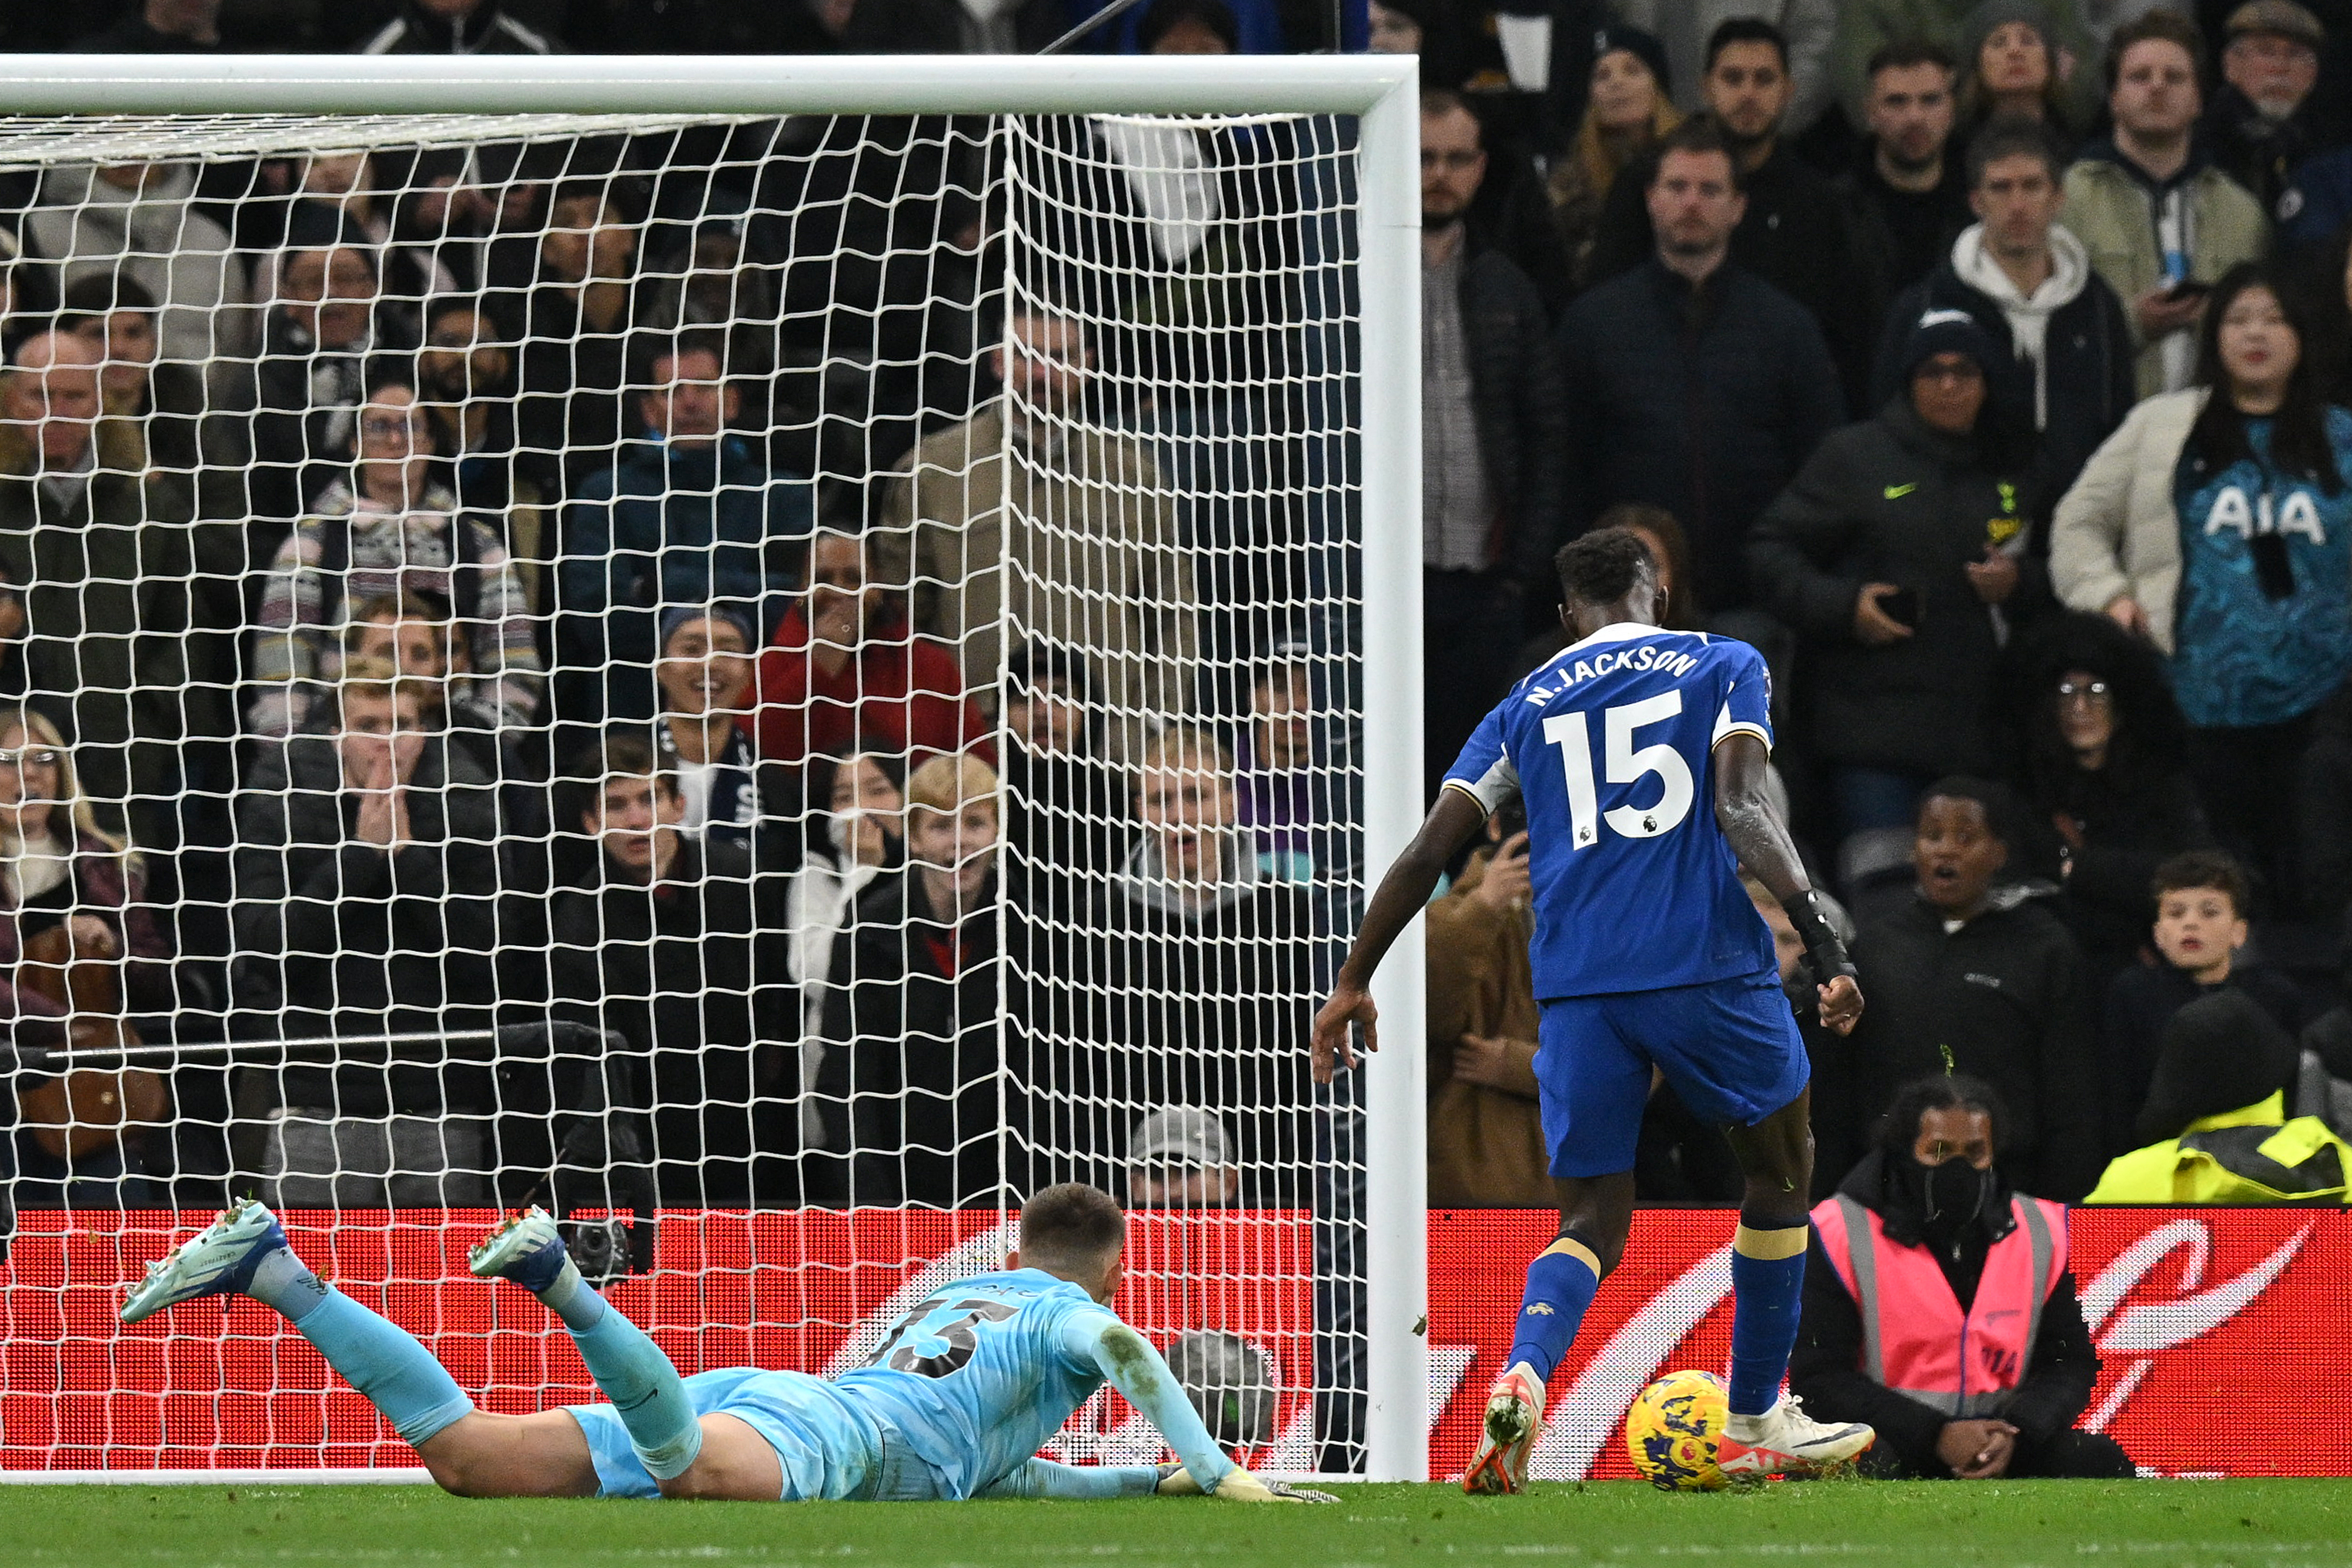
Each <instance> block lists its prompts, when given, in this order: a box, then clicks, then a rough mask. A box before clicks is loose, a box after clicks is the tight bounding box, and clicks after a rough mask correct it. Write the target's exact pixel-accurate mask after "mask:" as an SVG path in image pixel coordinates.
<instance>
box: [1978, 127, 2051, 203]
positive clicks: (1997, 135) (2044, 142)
mask: <svg viewBox="0 0 2352 1568" xmlns="http://www.w3.org/2000/svg"><path fill="white" fill-rule="evenodd" d="M2004 158H2038V159H2040V160H2041V161H2042V167H2043V168H2044V169H2046V170H2048V171H2049V172H2050V183H2052V184H2053V185H2054V184H2056V183H2058V182H2059V181H2060V180H2061V179H2063V177H2064V175H2065V172H2066V162H2065V156H2064V154H2063V152H2061V151H2060V150H2059V147H2058V139H2057V138H2056V137H2055V136H2053V135H2052V134H2051V133H2050V128H2049V127H2048V126H2046V125H2044V124H2042V121H2040V120H2036V119H2034V118H2033V117H2032V115H2030V114H1996V115H1994V116H1993V117H1992V118H1991V119H1990V120H1986V121H1985V123H1984V129H1983V130H1981V131H1978V132H1977V133H1976V134H1975V135H1974V136H1972V137H1970V138H1969V190H1971V191H1973V190H1975V189H1976V188H1977V187H1978V186H1979V185H1981V184H1983V183H1984V174H1985V170H1986V169H1988V168H1990V166H1991V165H1993V164H1995V163H1998V162H2000V161H2001V160H2002V159H2004Z"/></svg>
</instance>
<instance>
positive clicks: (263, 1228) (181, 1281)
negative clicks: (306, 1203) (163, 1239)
mask: <svg viewBox="0 0 2352 1568" xmlns="http://www.w3.org/2000/svg"><path fill="white" fill-rule="evenodd" d="M285 1245H286V1231H285V1228H283V1227H281V1226H280V1225H279V1224H278V1217H277V1216H276V1215H274V1214H272V1213H270V1212H269V1210H268V1208H267V1207H264V1205H263V1204H262V1202H261V1200H260V1199H258V1198H252V1197H248V1198H247V1199H246V1200H245V1201H244V1202H242V1203H237V1204H233V1205H231V1206H230V1207H227V1208H225V1209H223V1210H221V1213H220V1218H217V1219H215V1220H214V1221H213V1222H212V1223H211V1224H210V1225H207V1226H205V1228H203V1229H202V1230H199V1231H197V1232H196V1233H195V1234H194V1236H191V1237H189V1238H188V1239H186V1240H185V1241H183V1242H181V1243H180V1244H179V1245H178V1246H177V1247H174V1248H173V1249H172V1250H171V1252H170V1253H169V1254H168V1255H167V1256H165V1257H163V1258H159V1259H157V1260H155V1261H154V1262H152V1263H150V1264H148V1265H147V1277H146V1278H145V1279H143V1280H142V1281H139V1284H138V1286H137V1287H136V1288H135V1289H133V1290H132V1291H131V1295H130V1298H129V1299H128V1300H126V1301H124V1302H123V1303H122V1313H121V1315H122V1321H123V1322H126V1323H135V1322H139V1321H141V1320H142V1319H143V1318H152V1317H153V1316H154V1315H155V1314H156V1313H157V1312H162V1311H163V1309H164V1308H166V1307H176V1306H178V1305H179V1304H180V1303H181V1302H182V1301H194V1300H195V1299H196V1298H197V1297H199V1296H230V1295H236V1294H238V1293H240V1292H242V1291H244V1290H245V1289H246V1288H247V1286H249V1285H251V1284H252V1283H253V1270H254V1267H255V1266H256V1265H257V1264H258V1263H259V1262H260V1261H261V1260H262V1259H263V1258H265V1257H267V1256H268V1254H270V1253H272V1252H274V1251H276V1250H277V1249H278V1248H280V1247H283V1246H285Z"/></svg>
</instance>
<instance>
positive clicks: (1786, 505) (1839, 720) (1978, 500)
mask: <svg viewBox="0 0 2352 1568" xmlns="http://www.w3.org/2000/svg"><path fill="white" fill-rule="evenodd" d="M1899 363H1900V367H1901V372H1902V373H1901V381H1900V383H1899V390H1898V391H1897V392H1896V393H1895V395H1894V396H1893V397H1891V398H1889V399H1888V400H1887V402H1886V403H1885V406H1884V407H1883V408H1881V409H1880V411H1879V413H1878V416H1877V417H1876V418H1874V419H1871V420H1867V421H1865V422H1864V423H1860V424H1853V425H1849V426H1847V427H1846V428H1845V429H1843V430H1841V431H1839V432H1837V433H1836V434H1833V435H1832V436H1831V437H1830V438H1829V440H1827V441H1826V442H1824V443H1822V448H1821V450H1820V451H1819V452H1817V453H1815V454H1814V455H1813V457H1812V460H1811V462H1810V463H1808V464H1807V465H1805V467H1804V469H1803V471H1802V472H1801V473H1800V474H1799V475H1798V476H1797V479H1796V482H1795V483H1794V484H1792V485H1790V486H1789V488H1788V490H1787V492H1786V493H1784V494H1783V495H1782V496H1781V497H1780V499H1779V500H1778V501H1776V502H1774V503H1773V504H1772V506H1771V507H1770V508H1769V510H1767V511H1766V512H1765V514H1764V516H1763V517H1762V518H1761V519H1760V520H1759V522H1758V524H1757V527H1756V532H1755V536H1754V538H1752V539H1751V541H1750V542H1749V545H1748V570H1749V571H1750V573H1751V574H1752V575H1753V577H1754V579H1755V580H1756V582H1757V583H1758V585H1759V589H1760V591H1761V592H1762V593H1763V595H1764V600H1765V604H1766V607H1767V608H1768V609H1769V610H1770V611H1771V612H1772V613H1773V614H1774V615H1776V616H1778V617H1779V618H1780V619H1781V620H1782V621H1783V622H1786V623H1787V624H1788V625H1790V626H1791V627H1793V628H1795V630H1796V632H1797V635H1798V637H1799V639H1800V641H1801V644H1802V647H1803V652H1804V654H1805V657H1806V660H1807V662H1808V664H1809V665H1810V668H1811V681H1812V689H1813V694H1814V699H1815V700H1814V703H1813V713H1812V719H1813V726H1812V733H1811V743H1812V746H1813V748H1814V751H1815V753H1816V755H1818V756H1819V757H1820V758H1822V760H1824V761H1825V762H1827V763H1828V764H1829V767H1830V769H1831V772H1830V781H1831V786H1832V792H1833V800H1834V803H1835V807H1836V811H1837V820H1838V825H1839V831H1840V832H1841V833H1842V834H1843V835H1844V836H1846V837H1849V838H1851V837H1852V836H1853V835H1856V834H1863V833H1871V832H1878V833H1881V834H1886V835H1889V837H1888V839H1887V841H1888V842H1889V843H1890V844H1892V843H1894V841H1895V839H1898V838H1899V839H1900V840H1902V841H1903V842H1904V843H1905V844H1906V845H1907V842H1908V839H1909V832H1910V823H1911V820H1912V815H1913V809H1914V807H1915V806H1916V802H1917V800H1918V795H1919V791H1920V790H1921V789H1923V788H1925V787H1926V786H1927V784H1928V783H1929V782H1930V781H1931V780H1932V779H1936V778H1937V777H1938V776H1940V775H1943V774H1946V773H1953V772H1971V771H1981V770H1982V769H1983V768H1985V767H1986V766H1988V765H1989V761H1990V737H1988V735H1987V734H1986V731H1985V727H1984V726H1983V724H1982V722H1981V718H1980V716H1981V714H1982V711H1983V709H1984V707H1985V704H1986V699H1987V697H1988V696H1989V695H1990V690H1991V683H1992V678H1993V669H1994V664H1995V660H1996V656H1997V654H1998V653H1999V650H2000V643H2001V642H2002V641H2003V640H2005V638H2006V637H2007V635H2008V633H2009V632H2010V631H2011V630H2012V629H2013V628H2014V627H2015V626H2016V625H2017V624H2018V623H2019V622H2022V621H2024V620H2027V619H2030V618H2031V617H2032V616H2033V615H2035V614H2038V613H2039V612H2041V611H2042V609H2043V608H2044V607H2046V606H2047V604H2048V603H2049V600H2050V593H2049V586H2048V581H2047V578H2046V574H2045V573H2044V572H2043V570H2042V567H2041V565H2040V564H2039V563H2038V562H2036V561H2035V560H2033V559H2032V558H2031V555H2030V553H2029V552H2028V550H2027V549H2026V544H2027V539H2028V537H2029V534H2030V531H2031V529H2032V526H2033V521H2034V515H2035V502H2034V495H2033V491H2032V486H2031V485H2030V483H2029V482H2028V481H2027V479H2026V478H2025V476H2024V470H2025V457H2026V453H2027V450H2028V448H2027V444H2026V442H2025V441H2024V439H2023V437H2024V436H2025V435H2026V434H2030V433H2027V432H2023V431H2021V430H2017V429H2012V428H2011V423H2010V422H2009V421H2008V420H2007V419H2005V418H2003V417H2001V415H2000V413H1998V412H1997V408H1996V406H1995V405H1992V404H1990V403H1989V402H1988V394H1987V382H1988V378H1989V376H1990V375H1994V374H1999V373H2000V372H2001V371H2003V370H2005V369H2006V367H2007V366H2008V363H2009V355H2008V353H2007V351H2006V350H2004V349H2003V348H2001V346H2000V345H1999V344H1997V343H1995V342H1994V341H1993V340H1992V338H1991V337H1990V335H1989V334H1987V333H1986V331H1985V330H1984V329H1983V328H1982V327H1980V326H1979V325H1978V323H1977V322H1976V320H1975V319H1973V318H1972V317H1970V316H1969V314H1968V313H1967V312H1965V311H1961V310H1953V309H1929V310H1927V311H1924V312H1923V313H1922V314H1921V315H1920V316H1919V317H1918V319H1916V320H1915V321H1914V322H1913V323H1912V326H1911V330H1910V333H1909V335H1908V336H1907V337H1906V339H1905V340H1904V348H1903V352H1902V354H1901V356H1900V360H1899ZM1856 852H1857V853H1859V852H1861V846H1857V848H1856ZM1890 853H1893V854H1895V859H1896V860H1898V861H1899V860H1901V859H1903V858H1905V857H1906V855H1907V850H1900V851H1890Z"/></svg>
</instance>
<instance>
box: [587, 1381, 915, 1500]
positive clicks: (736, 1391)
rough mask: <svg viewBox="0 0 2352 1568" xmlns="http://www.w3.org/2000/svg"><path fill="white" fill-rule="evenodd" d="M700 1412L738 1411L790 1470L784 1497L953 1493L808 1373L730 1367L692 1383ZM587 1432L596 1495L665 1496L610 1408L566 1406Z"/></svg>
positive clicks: (693, 1399)
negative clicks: (640, 1461) (594, 1474)
mask: <svg viewBox="0 0 2352 1568" xmlns="http://www.w3.org/2000/svg"><path fill="white" fill-rule="evenodd" d="M686 1395H687V1398H688V1401H689V1402H690V1403H691V1404H692V1405H693V1406H694V1413H695V1414H696V1415H697V1416H713V1415H716V1416H734V1417H735V1418H736V1419H737V1420H739V1421H741V1422H743V1423H744V1424H745V1425H746V1426H748V1427H751V1429H752V1430H753V1431H755V1432H757V1433H759V1434H760V1436H761V1437H764V1438H766V1439H767V1441H768V1446H769V1447H771V1448H774V1449H775V1450H776V1458H777V1460H778V1461H779V1463H780V1465H781V1466H782V1470H783V1477H784V1484H783V1490H782V1492H781V1493H780V1494H779V1500H780V1501H783V1502H803V1501H812V1500H832V1501H842V1500H848V1501H860V1502H863V1501H890V1502H898V1501H924V1500H930V1499H932V1498H937V1497H941V1496H944V1495H946V1494H945V1493H944V1492H942V1491H941V1490H940V1488H939V1479H938V1476H937V1475H936V1473H935V1472H934V1471H933V1470H932V1469H931V1468H930V1467H929V1465H927V1464H925V1463H924V1462H923V1461H922V1460H920V1459H919V1458H916V1457H915V1455H914V1454H913V1453H911V1452H910V1451H908V1449H907V1448H905V1446H904V1445H903V1444H901V1443H900V1442H898V1440H897V1439H896V1434H895V1433H893V1432H890V1431H889V1430H887V1428H885V1427H881V1426H880V1425H879V1424H878V1423H877V1422H874V1421H873V1420H871V1419H870V1418H866V1417H863V1416H857V1415H854V1414H853V1413H852V1412H851V1411H850V1410H849V1409H848V1408H847V1407H846V1406H845V1402H844V1401H843V1399H842V1398H841V1396H839V1394H838V1393H836V1392H835V1389H834V1388H833V1385H830V1384H828V1383H826V1382H824V1380H823V1379H822V1378H816V1377H811V1376H810V1375H807V1374H806V1373H803V1372H768V1371H763V1370H762V1369H761V1368H759V1367H756V1366H730V1367H724V1368H721V1369H719V1370H716V1371H712V1372H700V1373H697V1374H695V1375H693V1376H692V1377H689V1378H688V1379H687V1380H686ZM564 1409H565V1410H566V1411H568V1412H569V1413H570V1414H571V1416H572V1419H573V1420H575V1421H577V1422H579V1423H580V1430H581V1433H582V1435H583V1436H584V1437H586V1438H587V1439H588V1453H589V1457H590V1458H591V1459H592V1460H593V1462H594V1464H595V1466H596V1495H597V1496H599V1497H641V1498H651V1497H659V1496H661V1488H660V1486H659V1485H658V1484H656V1482H655V1480H654V1478H653V1477H652V1476H651V1475H650V1474H649V1473H647V1471H646V1467H645V1466H644V1465H643V1464H641V1463H639V1462H638V1460H637V1456H636V1450H635V1449H634V1448H630V1447H629V1432H628V1428H627V1427H624V1426H623V1425H622V1424H621V1416H620V1413H619V1412H618V1411H616V1410H614V1408H613V1407H612V1406H610V1405H567V1406H564Z"/></svg>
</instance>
